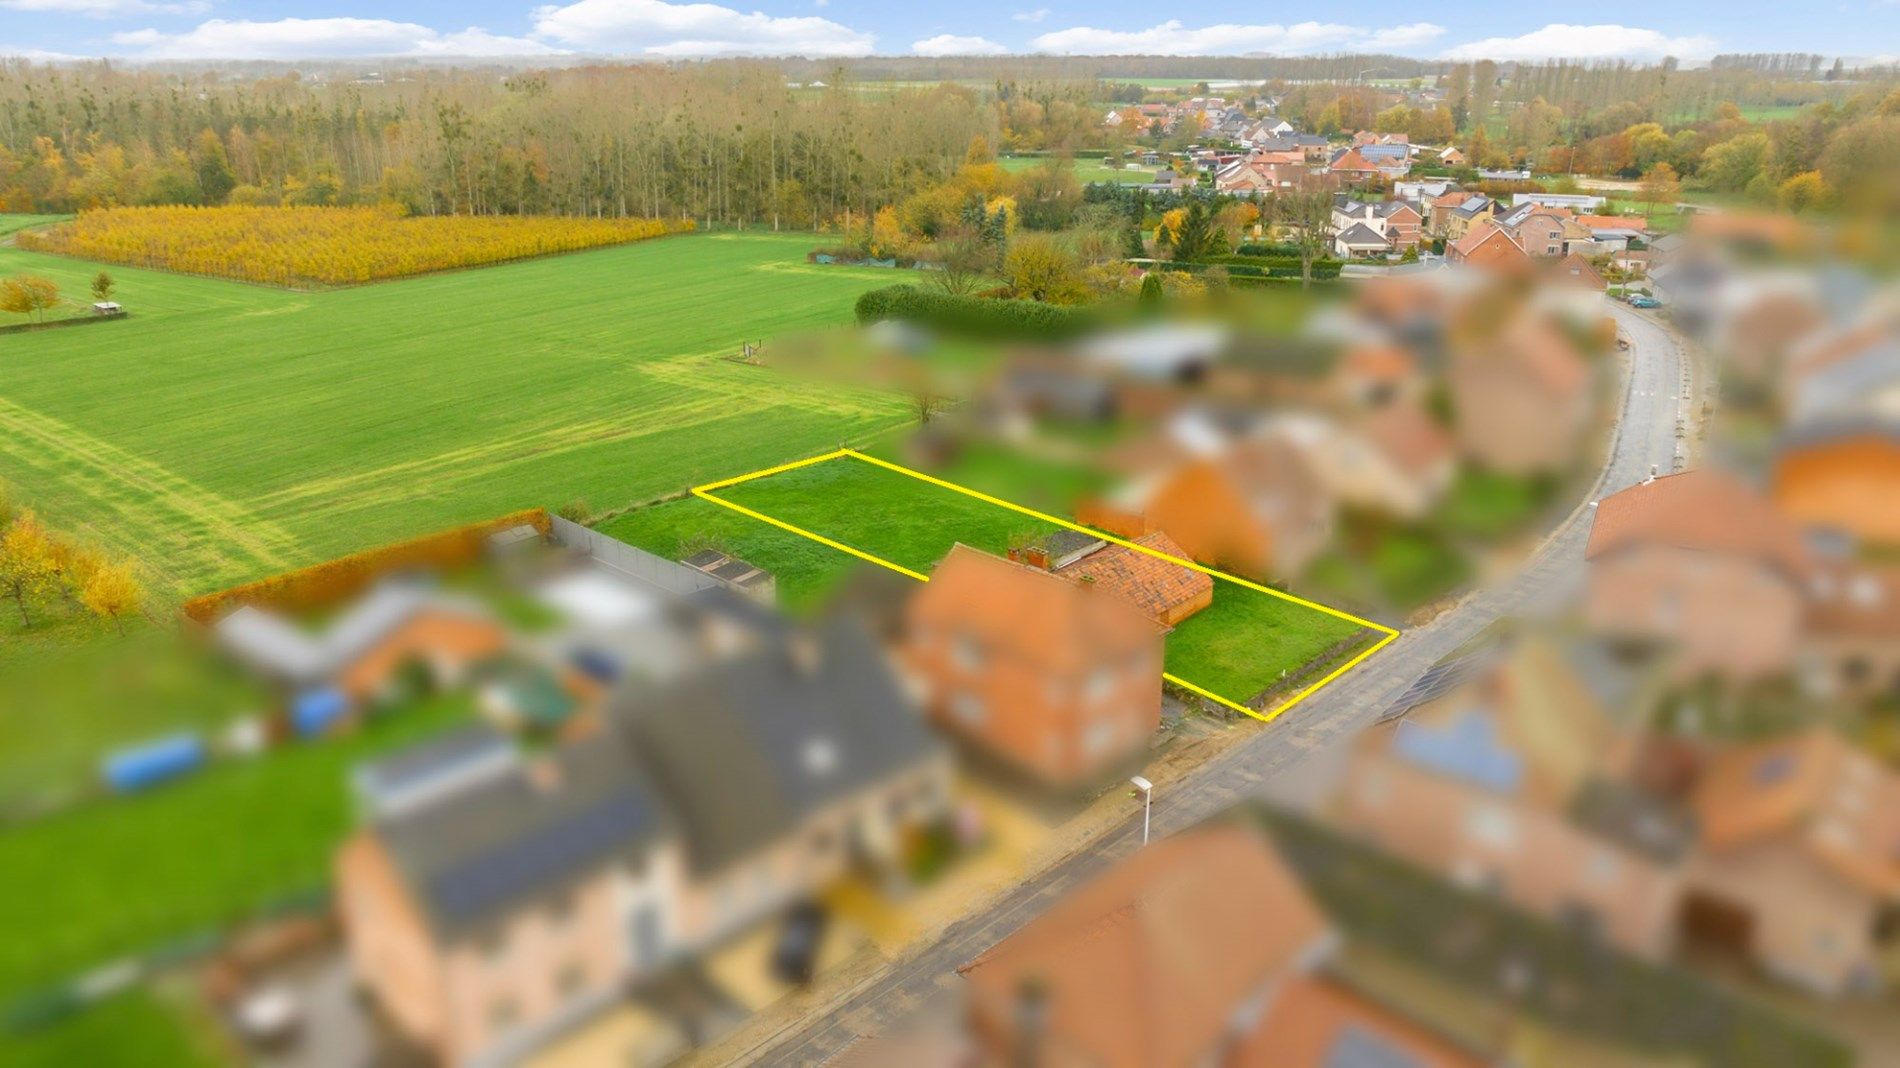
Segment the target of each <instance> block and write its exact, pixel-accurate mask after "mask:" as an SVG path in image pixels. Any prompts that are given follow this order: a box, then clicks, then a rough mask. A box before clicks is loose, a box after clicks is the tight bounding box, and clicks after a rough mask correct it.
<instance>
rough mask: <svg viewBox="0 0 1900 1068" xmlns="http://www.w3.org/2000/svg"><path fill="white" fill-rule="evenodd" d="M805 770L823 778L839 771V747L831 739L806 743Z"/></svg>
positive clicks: (815, 739)
mask: <svg viewBox="0 0 1900 1068" xmlns="http://www.w3.org/2000/svg"><path fill="white" fill-rule="evenodd" d="M804 760H805V770H806V771H807V772H809V773H811V774H812V775H814V776H816V777H818V778H823V777H825V776H827V775H830V774H831V773H832V772H834V771H836V770H838V746H837V745H836V744H835V743H834V742H832V740H831V739H829V738H813V739H811V740H810V741H807V742H806V743H805V752H804Z"/></svg>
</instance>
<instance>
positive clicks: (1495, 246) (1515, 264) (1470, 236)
mask: <svg viewBox="0 0 1900 1068" xmlns="http://www.w3.org/2000/svg"><path fill="white" fill-rule="evenodd" d="M1445 262H1447V263H1457V264H1463V265H1464V266H1467V267H1480V268H1483V269H1485V270H1491V271H1499V272H1503V273H1512V272H1517V271H1523V270H1526V269H1528V268H1529V267H1530V264H1531V256H1530V253H1528V252H1526V251H1525V250H1524V246H1523V245H1521V244H1519V243H1518V241H1517V238H1516V237H1514V236H1512V234H1511V232H1510V231H1509V230H1506V229H1504V228H1503V227H1501V226H1498V225H1496V224H1495V223H1493V222H1491V221H1490V220H1489V219H1483V220H1479V221H1477V222H1474V223H1472V224H1471V226H1470V228H1469V229H1467V230H1466V231H1465V233H1464V236H1462V237H1460V238H1458V239H1457V240H1455V241H1453V242H1451V243H1450V244H1448V245H1446V246H1445Z"/></svg>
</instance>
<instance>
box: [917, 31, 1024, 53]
mask: <svg viewBox="0 0 1900 1068" xmlns="http://www.w3.org/2000/svg"><path fill="white" fill-rule="evenodd" d="M910 50H911V51H912V52H915V53H917V54H918V55H920V56H1003V55H1008V54H1009V46H1007V45H1000V44H997V43H996V42H995V41H991V40H988V39H986V38H982V37H959V36H957V35H956V34H954V33H940V34H938V35H937V36H935V37H929V38H926V39H924V40H922V41H917V42H914V43H913V44H912V45H911V46H910Z"/></svg>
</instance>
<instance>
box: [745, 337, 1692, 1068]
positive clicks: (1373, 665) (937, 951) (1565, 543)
mask: <svg viewBox="0 0 1900 1068" xmlns="http://www.w3.org/2000/svg"><path fill="white" fill-rule="evenodd" d="M1612 311H1613V313H1614V314H1615V315H1616V318H1617V320H1618V322H1619V324H1620V325H1621V326H1622V328H1623V331H1624V333H1625V334H1626V335H1627V336H1628V337H1629V338H1630V341H1631V345H1630V352H1629V357H1630V363H1629V373H1628V375H1627V380H1626V388H1625V390H1624V396H1623V406H1622V412H1621V415H1620V417H1619V419H1618V421H1617V427H1616V431H1615V434H1614V437H1613V440H1612V442H1611V445H1610V454H1609V459H1608V462H1607V464H1606V465H1605V467H1604V470H1603V472H1602V473H1601V476H1600V478H1599V481H1598V482H1597V485H1596V488H1595V490H1593V492H1592V493H1591V495H1590V496H1591V500H1589V501H1583V502H1579V506H1578V508H1577V510H1576V511H1575V512H1573V513H1572V514H1571V515H1570V516H1569V517H1567V518H1566V519H1565V520H1564V521H1563V522H1562V523H1560V524H1559V525H1558V526H1557V528H1556V529H1555V530H1554V531H1553V532H1552V533H1551V534H1550V536H1549V537H1548V539H1547V540H1546V541H1545V542H1544V543H1543V545H1542V546H1541V547H1540V548H1539V550H1538V551H1537V552H1536V553H1534V554H1533V555H1532V556H1531V557H1530V558H1529V559H1528V560H1526V561H1525V563H1524V565H1523V566H1522V567H1521V568H1520V569H1519V570H1518V571H1517V573H1516V574H1515V575H1514V576H1513V577H1512V578H1511V579H1510V580H1509V581H1507V582H1504V583H1502V584H1500V585H1495V586H1491V587H1487V588H1485V589H1482V590H1479V591H1476V592H1474V593H1473V594H1472V595H1470V596H1469V597H1467V598H1465V600H1464V601H1463V602H1461V603H1460V604H1459V605H1458V606H1457V607H1455V608H1453V609H1451V610H1450V611H1447V612H1445V613H1443V614H1441V615H1440V616H1439V617H1438V618H1436V619H1435V620H1433V621H1432V622H1431V623H1430V624H1428V625H1426V626H1423V627H1419V628H1417V629H1415V630H1408V631H1406V632H1405V633H1404V634H1403V635H1402V636H1400V638H1399V639H1398V640H1397V641H1395V642H1393V643H1392V644H1391V645H1389V646H1387V647H1386V648H1385V649H1384V650H1383V651H1381V652H1380V653H1378V654H1377V655H1375V656H1374V657H1372V658H1371V659H1370V660H1368V661H1367V662H1366V663H1364V664H1362V665H1361V666H1360V667H1359V668H1357V669H1356V670H1354V671H1352V672H1350V673H1348V674H1347V675H1346V676H1344V677H1342V678H1341V679H1340V680H1339V681H1337V682H1335V683H1334V684H1333V685H1331V686H1329V687H1327V688H1326V689H1324V690H1322V691H1320V692H1319V693H1317V694H1314V695H1313V696H1312V697H1310V698H1308V699H1307V700H1306V701H1305V702H1304V703H1303V704H1302V705H1301V706H1300V708H1299V709H1298V710H1297V711H1295V712H1291V713H1289V714H1288V715H1287V717H1286V718H1285V719H1282V720H1279V721H1277V722H1275V723H1274V724H1272V725H1271V726H1269V727H1267V728H1266V729H1264V730H1263V731H1261V732H1260V733H1259V734H1257V735H1255V736H1254V737H1252V738H1249V739H1247V740H1246V741H1244V742H1241V743H1240V744H1238V745H1235V746H1233V747H1232V748H1230V749H1228V750H1226V751H1225V752H1223V753H1221V754H1219V755H1218V756H1216V757H1214V758H1213V759H1211V760H1209V761H1208V762H1207V763H1205V764H1203V765H1201V766H1200V767H1198V768H1195V769H1194V770H1193V771H1192V772H1190V773H1188V775H1187V776H1186V777H1185V778H1184V779H1182V780H1181V781H1179V782H1177V783H1175V784H1173V785H1172V786H1171V787H1170V788H1169V789H1168V790H1166V791H1165V792H1162V791H1157V792H1156V795H1155V805H1154V813H1153V818H1154V827H1153V833H1154V834H1155V835H1157V836H1159V835H1164V834H1168V833H1171V832H1173V831H1177V830H1181V829H1183V828H1186V827H1190V826H1193V825H1194V824H1196V823H1199V822H1201V821H1203V820H1205V819H1207V818H1208V817H1210V816H1212V815H1214V814H1216V813H1219V812H1221V811H1223V810H1225V809H1228V808H1231V807H1232V806H1233V805H1235V804H1237V803H1238V802H1240V801H1243V800H1245V799H1247V798H1249V797H1251V796H1257V795H1260V794H1263V793H1265V792H1267V787H1268V785H1269V783H1271V782H1272V781H1273V780H1275V779H1276V778H1278V777H1281V776H1285V775H1287V774H1288V773H1289V772H1290V771H1291V769H1293V768H1294V767H1295V766H1296V765H1298V764H1300V763H1301V762H1302V761H1303V760H1306V759H1307V758H1309V757H1311V756H1312V755H1313V754H1315V753H1319V752H1321V751H1324V750H1327V749H1329V748H1330V747H1331V746H1333V745H1334V744H1337V743H1338V742H1340V741H1343V740H1344V739H1346V738H1349V737H1351V736H1352V735H1353V734H1354V733H1356V732H1358V731H1359V730H1361V729H1363V728H1364V727H1366V726H1367V725H1368V724H1370V723H1372V722H1373V721H1375V720H1376V719H1377V718H1378V716H1379V714H1380V713H1381V712H1383V711H1384V710H1385V709H1386V708H1387V707H1388V706H1389V705H1391V704H1392V702H1394V701H1395V700H1397V699H1398V697H1399V696H1400V695H1401V694H1403V693H1404V692H1405V690H1406V689H1407V688H1408V687H1410V686H1411V685H1412V683H1414V682H1415V681H1417V680H1418V678H1419V676H1421V675H1423V674H1424V673H1425V672H1426V671H1427V670H1428V669H1430V668H1431V666H1432V665H1433V664H1435V663H1437V662H1438V661H1439V660H1441V659H1442V658H1444V657H1445V656H1446V655H1447V654H1449V653H1451V652H1453V651H1455V650H1456V649H1458V648H1459V647H1460V646H1461V645H1463V644H1465V643H1466V642H1467V641H1469V640H1470V639H1471V638H1473V637H1475V636H1476V635H1478V634H1479V633H1480V632H1481V631H1483V630H1484V629H1485V628H1486V627H1488V626H1490V625H1491V624H1492V623H1493V622H1495V621H1497V620H1498V619H1500V618H1504V617H1518V616H1526V615H1542V614H1545V613H1547V612H1550V611H1554V610H1556V609H1559V608H1561V607H1562V606H1564V605H1567V604H1569V603H1572V602H1573V600H1574V598H1575V596H1576V594H1577V593H1578V591H1579V590H1580V589H1581V585H1582V581H1583V549H1584V544H1585V542H1586V541H1588V539H1589V536H1590V521H1591V515H1592V514H1593V509H1592V503H1593V501H1594V500H1596V499H1598V498H1600V497H1602V496H1603V495H1605V494H1609V493H1613V492H1615V491H1616V490H1619V489H1622V488H1624V487H1626V486H1630V485H1634V484H1635V483H1637V482H1640V481H1642V480H1643V479H1644V478H1647V477H1648V476H1649V474H1650V473H1651V469H1652V465H1654V470H1655V471H1657V472H1659V473H1663V474H1667V473H1668V472H1670V471H1671V470H1673V469H1674V467H1675V462H1676V457H1677V448H1678V446H1677V437H1676V424H1677V420H1678V419H1679V418H1682V412H1683V409H1684V408H1685V407H1686V404H1685V401H1684V398H1685V397H1686V396H1688V395H1689V393H1688V388H1689V387H1688V379H1687V374H1688V371H1687V368H1686V366H1685V358H1684V356H1683V354H1682V352H1681V350H1680V348H1679V347H1678V345H1677V343H1676V341H1675V339H1674V337H1673V335H1672V334H1671V333H1670V332H1669V331H1668V330H1666V329H1665V328H1663V327H1661V326H1659V325H1657V324H1656V323H1655V322H1654V321H1652V320H1650V319H1648V318H1646V317H1644V316H1643V315H1641V314H1639V313H1637V312H1634V311H1632V310H1630V309H1629V308H1626V307H1624V306H1622V305H1612ZM1140 844H1141V813H1140V810H1139V809H1138V808H1135V807H1133V806H1131V812H1130V816H1129V819H1128V820H1127V821H1125V822H1123V823H1121V824H1120V825H1117V826H1116V827H1114V828H1112V829H1110V830H1109V831H1107V832H1105V833H1104V834H1102V835H1101V836H1100V837H1098V838H1097V839H1096V840H1095V841H1094V842H1093V843H1092V844H1091V845H1089V846H1088V847H1086V848H1084V849H1082V850H1079V851H1078V852H1076V853H1073V854H1071V855H1070V856H1068V857H1067V858H1065V859H1063V860H1061V861H1058V862H1057V863H1055V864H1054V865H1052V866H1050V867H1049V868H1046V869H1044V870H1043V871H1041V872H1040V873H1038V874H1036V875H1034V876H1031V877H1030V878H1029V879H1028V880H1027V881H1025V882H1024V883H1022V884H1021V885H1019V886H1017V887H1016V888H1015V889H1014V890H1012V891H1010V892H1009V893H1007V894H1005V895H1004V896H1003V897H1002V898H1001V899H1000V900H998V901H996V902H994V903H993V904H992V905H991V906H990V907H989V908H987V909H985V910H984V911H983V912H981V913H977V914H974V915H971V916H968V917H965V918H964V919H963V920H960V921H958V922H957V923H956V924H954V925H952V926H951V927H950V928H949V930H947V931H946V932H945V933H944V935H943V936H942V937H941V938H940V939H938V941H937V942H936V943H935V944H933V945H932V946H930V947H929V948H928V949H925V950H923V951H922V952H921V953H919V954H917V955H915V956H913V957H910V958H908V959H906V960H902V961H899V962H897V963H895V964H893V965H892V966H891V967H890V968H888V969H887V970H886V971H885V972H884V973H883V974H882V975H880V976H879V977H878V978H877V979H875V980H873V981H872V982H871V983H869V984H868V985H866V986H865V987H864V988H862V989H861V990H859V991H858V992H857V993H856V994H854V995H853V996H852V997H850V998H848V999H847V1000H846V1001H845V1002H844V1003H843V1004H842V1005H840V1006H839V1007H838V1008H837V1009H836V1011H834V1012H831V1013H829V1014H827V1015H825V1016H823V1017H814V1018H812V1019H810V1020H807V1021H805V1024H804V1026H803V1027H801V1028H799V1029H796V1030H793V1031H789V1032H786V1033H783V1034H781V1035H779V1036H778V1038H777V1039H776V1040H775V1041H774V1042H773V1043H772V1044H771V1045H770V1046H769V1047H766V1048H764V1049H760V1050H755V1051H754V1052H753V1053H752V1054H750V1055H749V1056H748V1057H747V1058H745V1062H744V1063H753V1064H769V1065H813V1064H822V1063H823V1062H824V1061H825V1060H827V1059H828V1058H830V1057H831V1056H833V1055H835V1054H836V1053H837V1052H838V1051H839V1050H841V1049H843V1048H844V1047H845V1046H846V1045H847V1044H849V1043H850V1042H851V1041H852V1039H854V1038H855V1037H856V1036H858V1035H861V1034H872V1035H875V1034H880V1033H884V1032H886V1031H888V1030H889V1029H890V1028H891V1027H892V1025H894V1024H896V1023H898V1022H899V1021H901V1020H903V1019H904V1018H905V1017H907V1016H909V1015H911V1014H912V1013H914V1012H915V1011H917V1010H918V1009H919V1008H921V1007H923V1006H925V1005H927V1004H929V1003H931V1002H932V1001H933V1000H935V998H936V997H937V996H938V995H939V994H941V993H942V992H943V991H945V990H948V989H950V988H952V987H954V986H955V985H956V984H957V983H958V982H959V981H960V980H958V979H957V977H956V968H957V966H958V965H961V964H963V963H964V962H966V961H968V960H970V959H971V958H973V957H975V956H976V955H977V954H979V953H980V952H982V951H983V950H985V949H987V948H989V947H990V946H992V945H994V944H995V943H997V942H998V941H1000V940H1002V939H1003V938H1005V937H1007V936H1008V935H1009V934H1011V933H1012V932H1014V931H1015V930H1016V929H1017V928H1019V927H1021V926H1022V925H1023V924H1024V923H1025V922H1027V921H1028V920H1029V919H1031V918H1032V917H1034V916H1036V915H1037V914H1038V913H1040V912H1041V911H1042V910H1043V909H1044V908H1045V907H1047V906H1048V905H1049V904H1050V903H1051V902H1053V901H1054V900H1055V899H1056V898H1058V897H1060V896H1061V895H1062V894H1064V893H1066V892H1067V891H1068V890H1069V889H1071V888H1072V887H1074V886H1075V885H1077V884H1078V883H1080V882H1083V881H1085V880H1087V879H1088V878H1089V877H1090V876H1092V875H1094V874H1096V873H1097V872H1099V871H1101V870H1102V869H1103V868H1105V867H1107V866H1108V865H1109V864H1111V863H1113V862H1114V861H1115V860H1117V859H1119V858H1121V857H1124V856H1126V855H1128V853H1129V852H1131V851H1132V850H1133V849H1135V848H1136V847H1138V846H1139V845H1140Z"/></svg>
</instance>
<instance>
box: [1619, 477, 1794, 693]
mask: <svg viewBox="0 0 1900 1068" xmlns="http://www.w3.org/2000/svg"><path fill="white" fill-rule="evenodd" d="M1584 556H1585V558H1586V559H1587V560H1588V561H1589V585H1588V589H1587V592H1586V594H1585V598H1584V618H1585V619H1586V620H1587V621H1588V622H1589V623H1590V625H1591V626H1592V627H1594V628H1596V629H1597V630H1598V631H1599V632H1601V633H1605V634H1611V635H1616V636H1620V637H1624V638H1633V639H1640V640H1644V641H1655V642H1662V643H1666V644H1668V645H1670V646H1672V647H1674V648H1675V649H1676V650H1677V652H1678V654H1679V658H1680V667H1681V669H1682V670H1683V671H1685V672H1699V671H1713V672H1716V673H1718V674H1721V675H1724V676H1729V677H1736V678H1754V677H1760V676H1764V675H1768V674H1773V673H1775V672H1778V671H1781V670H1784V669H1786V668H1787V667H1789V666H1790V665H1791V664H1792V663H1793V661H1794V655H1795V650H1796V647H1797V643H1798V641H1799V639H1800V635H1801V630H1802V626H1803V620H1804V617H1805V614H1806V611H1807V609H1806V604H1805V598H1806V594H1805V584H1806V582H1807V579H1808V575H1809V571H1810V562H1809V559H1808V556H1807V552H1806V550H1805V547H1804V546H1803V544H1802V541H1801V536H1800V532H1799V531H1798V530H1796V529H1795V528H1794V526H1793V525H1792V524H1790V523H1789V522H1788V521H1787V520H1786V519H1785V518H1784V517H1783V516H1782V515H1780V514H1779V513H1778V512H1776V511H1775V509H1774V507H1773V506H1772V505H1771V504H1769V502H1768V501H1767V500H1766V499H1765V498H1764V497H1762V496H1761V495H1760V494H1759V493H1757V492H1756V491H1755V490H1754V489H1753V488H1751V487H1749V486H1748V485H1746V484H1744V483H1743V482H1741V481H1740V480H1739V479H1737V478H1735V477H1734V476H1732V475H1728V474H1726V473H1724V472H1721V471H1718V470H1715V469H1711V468H1698V469H1695V470H1691V471H1685V472H1683V473H1681V474H1677V475H1667V476H1664V477H1661V478H1655V479H1650V480H1649V481H1646V482H1643V483H1641V484H1639V485H1635V486H1631V487H1630V488H1628V489H1625V490H1622V491H1620V492H1618V493H1614V494H1611V495H1610V496H1608V497H1605V498H1604V499H1603V500H1602V502H1601V503H1600V504H1599V505H1598V506H1597V509H1596V516H1595V519H1594V522H1593V524H1592V526H1591V529H1590V541H1589V544H1588V546H1587V547H1586V548H1585V550H1584Z"/></svg>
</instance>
